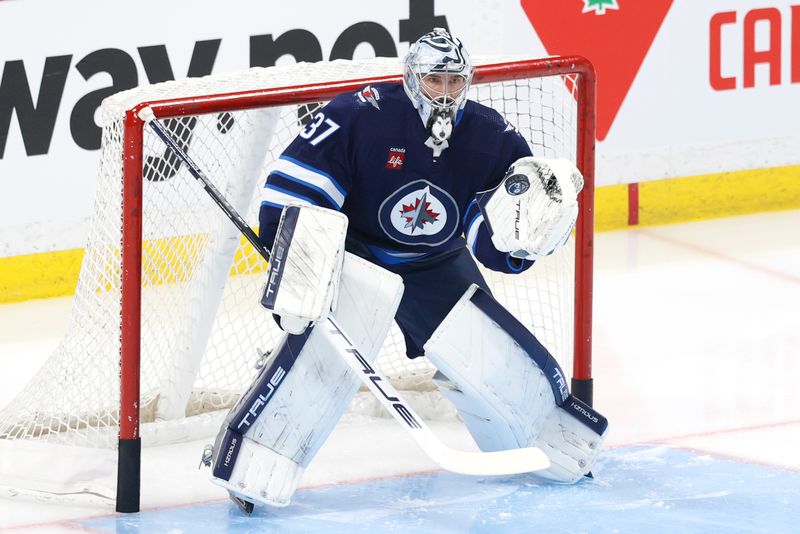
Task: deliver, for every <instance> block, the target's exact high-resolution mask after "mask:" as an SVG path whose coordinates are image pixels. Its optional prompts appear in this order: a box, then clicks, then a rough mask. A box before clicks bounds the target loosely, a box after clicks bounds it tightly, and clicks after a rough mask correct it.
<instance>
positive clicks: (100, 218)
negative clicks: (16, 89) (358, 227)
mask: <svg viewBox="0 0 800 534" xmlns="http://www.w3.org/2000/svg"><path fill="white" fill-rule="evenodd" d="M492 62H494V63H496V62H498V61H497V60H494V61H492ZM476 63H478V64H480V63H481V61H480V60H478V61H476ZM400 72H401V68H400V63H399V61H398V60H396V59H375V60H370V61H366V62H364V61H362V62H345V61H336V62H329V63H320V64H298V65H293V66H289V67H273V68H269V69H251V70H249V71H246V72H242V73H236V74H232V75H226V76H212V77H206V78H201V79H190V80H183V81H179V82H167V83H162V84H157V85H154V86H147V87H142V88H138V89H134V90H131V91H126V92H124V93H120V94H119V95H115V96H114V97H111V98H110V99H108V100H106V101H105V102H104V104H103V108H102V111H103V119H104V124H105V127H104V129H103V141H102V151H101V166H100V174H99V182H98V186H97V196H96V200H95V207H94V215H93V220H92V223H91V229H90V235H89V240H88V243H87V246H86V249H85V256H84V259H83V265H82V269H81V274H80V279H79V283H78V287H77V290H76V294H75V299H74V303H73V307H72V313H71V316H70V320H69V326H68V329H67V332H68V333H67V336H66V337H65V338H64V340H63V341H62V343H61V345H60V346H59V347H58V349H57V350H56V352H55V353H54V354H53V355H52V356H51V358H50V359H49V360H48V361H47V363H46V364H45V365H44V366H43V367H42V369H41V370H40V371H39V372H38V374H36V376H35V377H34V378H33V379H32V380H31V382H30V384H29V385H28V386H27V387H26V388H25V389H24V390H23V392H22V393H21V394H20V395H19V396H18V397H17V398H16V399H15V400H14V401H13V402H11V403H10V404H9V405H8V406H6V407H5V408H4V409H3V410H2V412H0V447H2V446H3V445H2V444H3V442H9V441H17V440H25V441H30V440H38V441H46V442H53V443H59V444H67V445H69V446H79V447H92V448H99V447H104V448H113V447H115V445H116V436H117V427H118V419H119V396H120V393H119V391H120V385H119V373H120V369H119V353H120V291H121V283H120V280H121V276H120V270H121V266H120V264H121V258H120V240H121V231H122V229H121V225H120V221H121V219H122V214H121V207H120V205H121V183H122V160H123V157H122V145H123V118H124V112H125V110H127V109H129V108H132V107H133V106H135V105H136V104H138V103H140V102H146V101H153V100H163V99H169V98H176V97H187V96H193V95H213V94H221V93H229V92H240V91H248V90H255V89H259V88H267V87H282V86H294V85H304V84H310V83H317V82H330V81H335V80H353V79H360V78H366V77H374V76H380V75H390V74H391V75H394V74H398V73H400ZM573 81H574V80H568V79H565V78H564V77H561V76H543V77H535V76H531V77H529V78H524V79H517V80H512V81H506V82H496V83H488V84H478V85H474V86H473V88H472V89H471V94H470V98H471V99H473V100H477V101H479V102H481V103H483V104H485V105H488V106H491V107H493V108H495V109H497V110H498V111H499V112H500V113H501V114H502V115H503V116H504V117H506V118H507V119H508V120H509V121H510V122H511V123H512V124H514V125H515V126H516V127H517V128H518V129H519V130H520V131H521V133H522V134H523V136H525V138H526V139H528V141H529V142H530V143H531V145H532V147H533V151H534V154H535V155H539V156H548V157H566V158H569V159H572V160H574V159H575V155H576V135H577V118H576V95H575V94H574V91H575V89H574V88H575V84H574V83H572V82H573ZM316 109H317V106H316V105H314V104H311V105H305V106H286V107H280V108H262V109H250V110H246V111H236V112H230V113H228V112H224V113H219V112H212V113H209V114H205V115H198V116H191V117H184V118H180V119H167V120H166V121H165V124H166V126H167V128H168V129H169V130H170V131H171V132H172V133H173V137H175V138H176V139H177V140H178V141H179V143H180V144H181V145H182V146H183V147H184V148H186V149H187V151H188V152H189V154H190V155H191V157H192V158H193V159H194V160H195V161H196V162H197V163H198V164H199V166H200V167H201V168H202V169H203V170H204V171H205V173H206V175H207V176H209V177H210V178H211V179H212V181H214V182H215V184H216V186H217V187H218V188H219V189H220V191H221V192H222V193H223V194H224V195H225V196H226V198H227V199H228V200H229V201H230V202H231V203H232V204H233V205H234V207H236V208H237V209H238V210H240V212H242V213H243V214H246V216H245V218H246V220H247V222H248V223H249V224H250V225H251V226H256V225H257V223H258V217H257V213H258V195H257V194H256V191H257V189H259V188H260V187H261V185H262V181H263V179H264V177H265V172H264V167H265V166H266V165H269V164H270V163H271V162H272V161H273V160H274V159H276V158H277V157H278V156H279V154H280V153H281V151H282V150H283V148H284V147H285V146H286V145H287V144H288V143H289V142H290V141H291V140H292V139H293V138H294V137H295V136H296V135H297V133H298V132H299V131H300V129H301V127H302V125H303V123H304V121H306V120H307V119H308V118H309V117H310V115H313V113H314V111H315V110H316ZM265 148H266V150H265ZM143 174H144V177H145V180H144V186H143V206H144V208H143V221H144V222H143V239H144V243H143V245H142V249H143V252H142V257H143V259H142V307H141V325H142V326H141V328H142V330H141V357H142V364H141V365H142V368H141V402H140V407H141V420H142V422H143V423H144V425H143V429H142V437H143V440H144V442H145V444H147V443H148V442H151V443H153V442H156V443H161V442H164V441H173V440H177V439H182V438H184V437H186V436H189V435H196V434H197V432H196V431H194V430H187V429H191V428H192V427H193V426H194V427H201V426H203V425H201V424H199V423H192V422H191V421H193V417H192V416H195V415H196V414H202V413H207V412H209V411H215V410H225V409H226V408H228V407H229V406H231V405H232V403H233V402H234V401H235V399H236V398H237V397H238V395H239V393H240V392H241V391H242V390H243V389H245V388H246V387H247V385H249V383H250V381H251V379H252V378H253V376H254V374H255V372H256V371H255V369H254V367H253V364H254V363H255V361H256V359H257V350H262V351H266V350H269V349H270V348H271V347H272V346H273V345H274V343H275V341H276V339H277V337H278V335H279V330H278V329H277V328H276V327H275V326H274V324H273V321H272V320H271V318H270V316H269V314H268V313H266V312H265V311H264V310H263V309H262V308H261V307H260V306H259V305H258V299H259V296H260V290H261V285H262V283H263V274H264V272H265V264H264V262H263V261H262V259H261V258H260V256H258V255H257V254H256V253H255V252H254V251H253V250H252V249H251V248H250V247H249V246H245V245H244V240H243V239H241V238H240V236H239V234H238V231H237V230H236V229H235V228H234V227H233V225H232V224H231V223H230V222H229V221H228V220H227V219H226V217H225V216H224V215H223V214H222V212H221V210H220V209H219V208H218V207H217V206H216V205H214V203H213V202H212V201H211V199H210V198H209V197H208V196H207V194H206V193H205V192H204V191H203V189H202V187H201V186H200V185H199V184H198V183H197V182H196V181H195V180H194V179H193V178H192V177H191V176H190V175H189V174H188V172H186V170H185V169H184V168H183V167H182V166H181V165H180V164H179V162H178V160H177V158H176V157H175V156H174V155H172V154H171V153H169V152H168V151H167V150H166V148H165V146H164V145H163V144H162V143H161V142H160V140H158V139H157V138H156V137H155V136H154V135H153V134H151V133H150V132H149V131H147V132H146V134H145V139H144V162H143ZM573 259H574V245H573V244H572V242H570V245H569V246H567V247H565V248H564V249H563V250H562V251H560V252H559V253H557V254H556V255H554V256H553V257H551V258H548V259H546V260H542V261H540V262H537V265H536V266H535V268H534V269H532V270H530V271H528V272H527V273H525V274H523V275H518V276H506V275H500V274H497V273H491V272H487V271H485V272H484V274H485V275H486V276H487V280H488V281H489V283H490V284H491V286H492V288H493V291H494V294H495V297H496V298H497V299H498V300H499V301H500V302H501V303H503V304H504V305H505V306H506V307H507V308H508V309H510V310H511V311H512V313H513V314H514V315H515V316H516V317H517V318H518V319H520V320H521V321H522V322H523V323H524V324H526V325H527V326H528V327H529V328H531V329H532V330H533V331H534V332H535V334H536V335H537V337H538V338H539V340H540V341H541V342H542V343H543V344H544V345H545V346H546V347H547V348H548V349H549V350H550V351H551V353H553V354H554V355H555V356H556V357H557V359H558V360H559V361H560V363H561V365H562V367H563V369H564V371H565V372H567V373H568V374H569V373H570V372H571V370H572V329H573V322H574V320H573V285H574V283H573V276H574V275H573V272H574V270H573V264H574V261H573ZM404 353H405V350H404V346H403V339H402V336H401V335H400V333H399V330H397V328H396V327H393V330H392V333H391V335H390V336H389V338H388V339H387V340H386V343H385V345H384V347H383V349H382V352H381V354H380V356H379V366H380V369H381V370H382V371H383V372H384V373H385V374H387V375H389V376H390V377H391V378H392V379H393V380H394V381H395V384H396V386H397V387H398V388H400V389H416V390H425V389H428V388H430V376H431V374H432V369H431V367H430V365H429V364H428V363H427V361H425V360H424V359H423V358H419V359H417V360H413V361H410V360H408V359H406V358H405V356H404ZM155 421H159V422H155ZM162 421H166V422H162ZM170 421H174V423H170ZM151 422H153V423H151ZM149 425H152V426H149ZM172 426H174V427H175V428H179V429H180V430H176V431H169V430H164V429H165V428H171V427H172ZM206 426H207V428H206V429H205V430H207V431H212V432H213V431H214V430H215V425H214V424H210V425H206ZM204 428H205V427H204ZM201 433H202V432H201ZM0 450H2V449H0ZM3 476H4V473H2V472H0V483H2V480H3Z"/></svg>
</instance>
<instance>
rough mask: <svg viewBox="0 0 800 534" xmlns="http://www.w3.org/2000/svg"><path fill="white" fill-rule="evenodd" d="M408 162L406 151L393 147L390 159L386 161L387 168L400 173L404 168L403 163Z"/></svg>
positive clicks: (390, 151) (390, 150)
mask: <svg viewBox="0 0 800 534" xmlns="http://www.w3.org/2000/svg"><path fill="white" fill-rule="evenodd" d="M405 160H406V149H405V148H395V147H391V148H390V149H389V159H387V160H386V168H387V169H392V170H394V171H399V170H400V169H402V168H403V162H404V161H405Z"/></svg>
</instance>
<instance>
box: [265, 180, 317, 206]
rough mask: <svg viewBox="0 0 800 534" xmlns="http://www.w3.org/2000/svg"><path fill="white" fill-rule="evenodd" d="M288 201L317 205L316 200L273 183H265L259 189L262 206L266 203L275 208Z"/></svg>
mask: <svg viewBox="0 0 800 534" xmlns="http://www.w3.org/2000/svg"><path fill="white" fill-rule="evenodd" d="M290 202H291V203H293V204H301V205H311V206H316V205H317V203H316V202H314V201H313V200H311V199H310V198H308V197H304V196H303V195H298V194H297V193H294V192H292V191H287V190H286V189H281V188H279V187H275V186H273V185H269V184H267V185H266V186H264V189H263V190H262V191H261V205H262V206H263V205H264V204H267V205H269V206H274V207H276V208H283V207H284V206H285V205H286V204H289V203H290Z"/></svg>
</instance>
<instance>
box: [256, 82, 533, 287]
mask: <svg viewBox="0 0 800 534" xmlns="http://www.w3.org/2000/svg"><path fill="white" fill-rule="evenodd" d="M429 138H430V134H429V133H428V131H427V130H426V129H425V127H424V125H423V124H422V121H421V120H420V118H419V115H418V113H417V111H416V109H414V107H413V106H412V105H411V102H410V100H409V99H408V97H407V96H406V95H405V92H404V91H403V86H402V85H401V84H378V85H373V86H368V87H365V88H363V89H361V90H359V91H356V92H354V93H345V94H342V95H339V96H338V97H336V98H335V99H334V100H332V101H331V102H330V103H329V104H328V105H326V106H325V107H323V108H322V109H321V110H320V111H319V112H318V113H317V114H316V115H315V117H314V118H313V119H312V121H311V122H310V123H309V124H308V125H307V126H306V127H305V129H304V130H303V131H302V132H301V133H300V135H299V136H298V137H297V138H295V139H294V140H293V141H292V143H291V144H290V145H289V146H288V147H287V148H286V150H285V151H284V152H283V155H281V157H280V158H279V159H278V160H277V161H276V162H275V164H274V165H273V166H272V167H271V168H270V173H269V175H268V177H267V181H266V184H265V186H264V190H263V194H262V204H261V212H260V237H261V239H262V240H263V241H264V242H265V244H266V245H267V246H268V247H271V246H272V242H273V240H274V238H275V231H276V229H277V224H278V220H279V217H280V212H281V209H282V208H283V206H284V205H285V204H286V203H288V202H290V201H291V202H300V203H309V204H314V205H318V206H323V207H326V208H331V209H336V210H340V211H342V212H343V213H344V214H346V215H347V217H348V219H349V228H348V239H349V240H350V241H353V240H355V241H358V242H360V243H362V244H363V245H364V246H365V247H366V248H367V249H368V250H369V251H370V253H371V254H372V256H373V257H374V260H377V262H378V263H381V264H383V265H395V264H398V263H406V262H415V261H420V260H423V259H425V258H431V257H436V256H438V255H440V254H447V253H448V252H450V251H452V250H454V249H456V248H461V247H463V246H464V245H465V243H466V244H467V245H468V246H469V248H470V250H471V251H472V253H473V255H474V256H475V257H476V258H477V259H478V260H479V261H480V262H481V263H483V264H484V265H486V266H487V267H489V268H491V269H494V270H499V271H505V272H518V271H521V270H524V269H525V268H527V267H529V266H530V265H531V262H527V261H526V262H520V261H519V260H513V261H512V260H511V259H510V258H509V257H508V255H507V254H506V253H501V252H498V251H497V250H495V249H494V247H493V246H492V243H491V239H490V238H489V235H488V232H487V231H486V228H485V225H484V224H483V217H482V216H481V214H480V210H479V209H478V207H477V205H476V203H475V194H476V193H477V192H479V191H484V190H486V189H490V188H492V187H494V186H496V185H497V184H498V183H499V182H500V180H501V179H502V178H503V176H504V174H505V171H506V169H508V167H509V166H510V165H511V163H513V162H514V161H516V160H517V159H519V158H521V157H524V156H529V155H531V151H530V148H529V146H528V144H527V142H526V141H525V140H524V138H523V137H522V136H521V135H520V134H519V133H518V132H517V130H516V129H514V128H513V126H511V125H510V124H509V123H508V122H507V121H505V120H504V119H503V118H502V117H501V116H500V114H499V113H497V112H496V111H494V110H493V109H491V108H488V107H486V106H483V105H481V104H478V103H476V102H472V101H468V102H467V103H466V105H465V107H464V109H463V110H461V111H460V112H459V114H458V116H457V119H456V125H455V127H454V128H453V133H452V136H451V137H450V139H449V140H448V141H447V143H448V146H447V147H446V148H444V150H441V151H437V150H434V149H433V148H432V144H431V141H429ZM426 142H427V144H426ZM437 152H440V153H437Z"/></svg>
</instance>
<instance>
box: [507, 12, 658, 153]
mask: <svg viewBox="0 0 800 534" xmlns="http://www.w3.org/2000/svg"><path fill="white" fill-rule="evenodd" d="M521 3H522V9H523V10H524V11H525V14H526V15H527V16H528V19H529V20H530V22H531V25H532V26H533V29H534V30H535V31H536V34H537V35H538V36H539V39H541V41H542V44H543V45H544V47H545V48H546V49H547V53H548V54H552V55H579V56H583V57H585V58H587V59H588V60H589V61H591V62H592V64H593V65H594V67H595V70H596V72H597V139H598V140H600V141H602V140H603V139H605V138H606V136H607V135H608V131H609V130H610V129H611V125H612V124H613V122H614V118H615V117H616V116H617V112H618V111H619V109H620V107H621V106H622V102H623V101H624V100H625V96H626V95H627V94H628V90H629V89H630V87H631V85H632V84H633V80H634V79H635V78H636V74H637V73H638V72H639V68H640V67H641V65H642V62H643V61H644V58H645V56H647V52H648V51H649V50H650V45H652V44H653V40H654V39H655V36H656V34H657V33H658V30H659V28H661V23H662V22H663V21H664V17H666V16H667V12H668V11H669V8H670V6H671V5H672V0H646V1H645V0H560V1H554V0H521Z"/></svg>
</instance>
